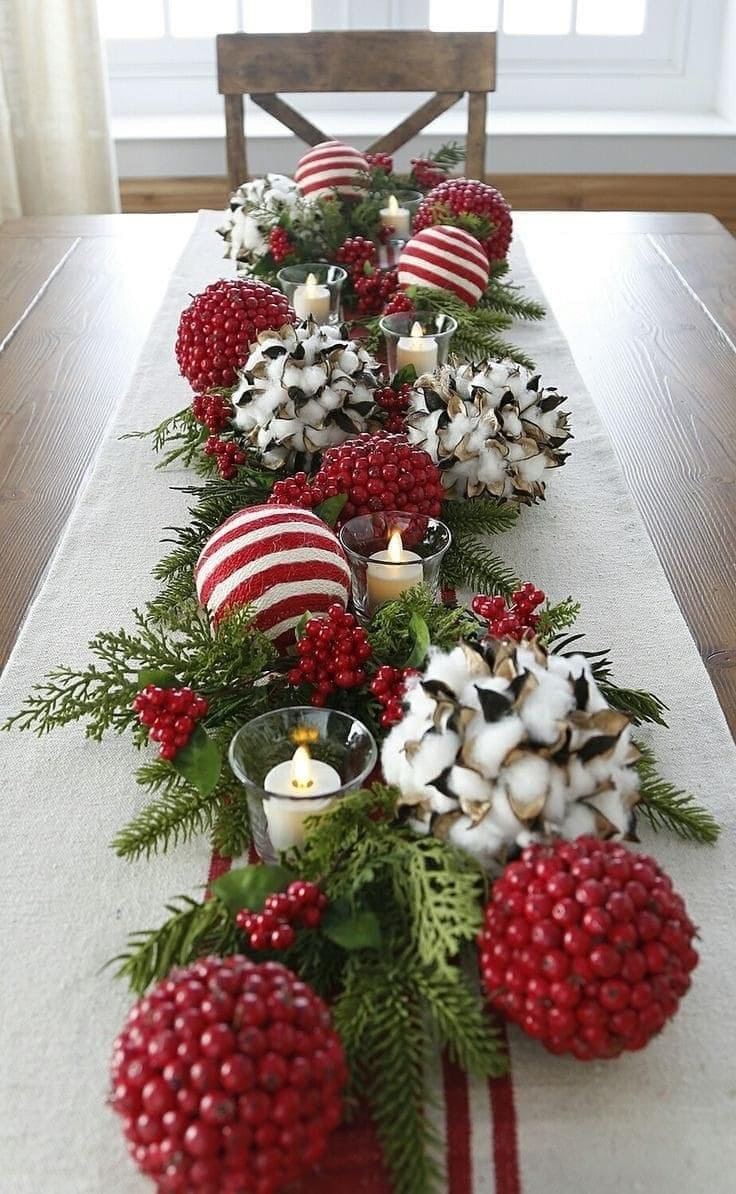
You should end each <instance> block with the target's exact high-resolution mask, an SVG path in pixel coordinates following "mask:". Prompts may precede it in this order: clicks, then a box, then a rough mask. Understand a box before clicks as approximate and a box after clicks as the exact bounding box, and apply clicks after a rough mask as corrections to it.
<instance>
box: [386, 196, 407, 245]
mask: <svg viewBox="0 0 736 1194" xmlns="http://www.w3.org/2000/svg"><path fill="white" fill-rule="evenodd" d="M379 214H380V217H381V223H382V225H383V227H384V228H393V232H394V236H395V237H396V238H397V239H398V240H408V239H409V235H410V233H411V212H410V211H409V208H408V207H400V206H399V201H398V199H397V198H396V196H395V195H391V196H390V198H389V201H388V207H382V208H381V211H380V213H379Z"/></svg>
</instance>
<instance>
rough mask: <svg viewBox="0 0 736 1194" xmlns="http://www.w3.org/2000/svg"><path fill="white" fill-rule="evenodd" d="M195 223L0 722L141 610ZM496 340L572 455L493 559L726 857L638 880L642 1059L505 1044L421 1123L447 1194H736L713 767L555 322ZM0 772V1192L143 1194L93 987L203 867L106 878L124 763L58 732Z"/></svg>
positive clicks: (615, 476) (120, 1001)
mask: <svg viewBox="0 0 736 1194" xmlns="http://www.w3.org/2000/svg"><path fill="white" fill-rule="evenodd" d="M216 222H217V216H216V215H215V214H214V213H211V212H210V213H202V215H201V216H200V219H199V222H198V225H197V228H196V231H195V233H194V235H193V237H192V239H191V241H190V243H189V245H188V246H187V248H186V250H185V252H184V254H183V256H182V258H181V260H180V262H179V264H178V267H177V269H176V271H175V273H174V275H173V277H172V280H171V285H170V287H169V290H168V292H167V295H166V298H165V300H164V303H163V305H162V308H161V310H160V312H159V314H158V317H157V319H156V321H155V324H154V327H153V329H152V331H151V335H150V337H149V340H148V343H147V344H146V346H145V348H144V351H143V354H142V357H141V361H140V364H139V367H138V371H137V373H136V375H135V378H134V380H133V384H132V386H131V388H130V391H129V392H128V394H127V395H126V396H125V397H124V398H123V399H122V401H121V404H120V408H119V410H118V413H117V417H116V419H115V421H114V424H113V426H112V427H111V429H110V432H109V435H108V436H107V438H106V440H105V442H104V443H103V445H102V447H101V450H100V452H99V454H98V456H97V459H96V461H95V465H94V468H93V470H92V473H91V476H90V478H89V481H88V483H87V485H86V487H85V488H84V490H83V492H82V494H81V496H80V499H79V502H78V505H77V509H76V511H75V513H74V516H73V517H72V519H71V521H70V524H69V527H68V529H67V532H66V534H65V536H64V539H63V541H62V543H61V545H60V547H59V550H58V552H57V554H56V556H55V559H54V561H53V563H52V566H51V568H50V570H49V574H48V578H47V580H46V583H45V585H44V587H43V590H42V592H41V593H40V595H39V597H38V598H37V600H36V602H35V603H34V606H33V609H32V610H31V613H30V615H29V617H28V619H27V621H26V624H25V626H24V628H23V631H22V633H21V635H20V637H19V641H18V644H17V647H16V649H15V652H14V654H13V656H12V659H11V661H10V663H9V664H8V667H7V670H6V673H5V676H4V680H3V684H2V689H1V690H0V706H1V708H0V716H3V717H4V716H5V715H7V713H9V712H12V711H14V710H15V709H16V708H17V707H18V705H19V703H20V701H21V699H22V697H23V696H24V694H25V693H26V691H27V690H28V688H29V686H30V685H31V684H32V682H33V681H34V680H36V679H38V678H40V677H41V676H42V675H43V674H44V673H45V672H46V671H47V670H48V669H49V668H50V667H52V666H53V665H55V664H56V663H59V662H67V663H70V664H72V665H75V664H81V663H83V662H84V661H85V659H86V658H87V652H86V643H87V641H88V639H89V638H90V637H91V636H92V635H93V634H94V633H95V632H96V631H97V630H98V629H101V628H113V627H117V626H118V625H125V624H128V625H129V624H130V610H131V608H132V607H133V606H136V605H137V606H140V605H142V604H143V602H144V601H145V600H146V599H147V598H148V597H150V596H152V595H153V593H154V584H153V582H152V580H151V578H150V572H151V568H152V566H153V565H154V563H155V562H156V560H157V559H158V558H159V556H160V555H161V553H162V549H161V547H160V543H159V539H160V536H161V528H162V527H164V526H165V525H167V524H172V523H173V524H176V523H181V522H182V521H183V520H184V516H185V499H184V497H183V496H182V495H181V494H180V493H176V492H174V491H173V490H172V489H171V488H170V486H171V485H172V484H177V483H185V478H184V476H183V475H182V474H176V473H171V472H168V473H163V472H156V471H155V470H154V459H153V457H152V455H151V452H150V448H149V446H148V444H146V443H139V442H136V441H130V440H128V441H124V442H121V441H120V439H119V436H120V435H121V434H123V433H124V432H127V431H131V430H137V429H140V428H143V427H149V426H152V425H153V424H154V423H156V422H158V421H159V420H160V419H161V418H162V417H163V416H164V415H166V414H167V413H169V412H171V411H173V410H175V409H178V408H179V407H181V406H183V405H184V404H185V403H186V402H187V401H188V399H189V397H190V394H189V391H188V387H187V385H186V383H185V382H184V381H183V380H182V379H181V378H180V377H179V376H178V375H177V369H176V364H175V361H174V354H173V342H174V336H175V329H176V324H177V320H178V316H179V313H180V311H181V309H182V308H183V307H184V306H185V305H186V303H187V301H188V299H187V296H188V294H189V293H190V292H191V293H194V292H196V291H198V290H200V289H201V288H202V287H203V286H205V285H206V284H207V283H208V282H210V281H212V280H213V279H214V278H215V277H217V276H218V275H225V274H227V273H228V270H229V265H227V264H226V263H225V262H223V261H220V260H219V252H220V249H219V242H218V240H217V238H216V237H215V236H214V234H213V228H214V227H215V224H216ZM513 264H514V275H515V279H516V280H517V281H520V282H522V283H523V284H524V285H525V287H526V289H527V291H528V292H530V293H534V292H535V291H536V292H538V291H539V287H538V286H537V284H536V282H535V280H534V278H533V276H532V274H531V271H530V269H529V267H528V264H527V262H526V260H525V258H524V254H523V252H522V250H521V248H520V247H519V246H518V245H517V246H515V251H514V263H513ZM514 336H515V339H516V341H517V342H519V343H521V342H523V343H524V344H525V345H526V346H528V348H529V351H530V352H532V354H533V356H534V357H535V359H536V360H537V362H538V363H539V366H540V368H541V369H542V372H543V376H544V378H545V380H546V381H547V382H548V383H550V384H555V385H557V386H558V387H559V388H560V389H561V390H562V391H563V392H566V393H568V394H569V395H570V404H569V405H570V407H571V410H572V414H573V426H574V432H575V440H574V442H573V444H572V457H571V459H570V460H569V462H568V464H567V466H566V467H565V468H564V469H561V470H559V471H557V472H556V473H554V474H553V475H551V476H550V483H549V491H548V492H549V497H548V500H547V502H546V503H545V504H544V505H542V506H541V507H539V508H537V509H534V510H530V511H524V512H523V513H522V517H521V518H520V520H519V525H518V527H517V529H515V530H514V531H512V532H510V533H509V534H507V535H505V536H504V537H503V538H501V539H499V540H497V546H498V547H499V550H500V551H501V553H502V554H503V555H504V557H505V559H506V560H507V562H508V563H509V564H510V565H512V566H513V567H514V568H515V569H516V571H517V572H518V574H519V575H520V576H523V577H524V578H530V579H533V580H534V581H535V582H536V583H537V584H538V585H540V586H541V587H542V588H543V589H544V590H545V592H547V593H548V594H549V595H550V597H551V598H552V599H554V600H558V599H560V598H562V597H565V596H567V595H568V594H573V595H575V596H576V597H578V598H580V599H582V601H583V612H582V617H581V627H582V628H583V629H585V630H586V631H587V632H588V633H589V642H590V644H591V645H592V646H595V647H610V648H611V650H612V653H613V658H614V660H615V663H616V674H617V678H618V679H619V680H620V681H621V682H626V683H629V684H634V685H642V686H646V687H648V688H651V689H653V690H654V691H655V692H657V693H659V694H660V695H661V696H662V697H663V698H664V700H665V701H666V702H667V704H668V705H669V706H670V708H671V715H670V723H671V726H672V729H671V730H670V731H669V732H658V733H657V734H656V741H657V745H658V748H659V754H660V758H661V761H662V766H663V770H664V772H665V773H666V775H667V776H668V777H669V778H671V779H673V780H676V781H677V782H678V784H681V785H683V786H687V787H689V788H691V789H693V790H694V791H695V792H696V793H697V795H698V797H699V798H700V799H701V800H702V801H703V802H704V803H706V804H708V805H709V806H710V807H711V808H712V810H713V812H714V813H715V815H716V816H717V817H718V819H719V820H720V821H721V823H722V824H723V826H724V833H723V836H722V838H721V841H720V843H719V845H718V846H717V847H715V848H708V847H698V846H690V845H686V844H684V843H681V842H679V841H677V840H674V839H672V838H671V837H669V836H667V835H666V834H664V835H660V836H659V837H658V839H657V842H656V853H657V855H658V857H659V859H660V860H661V862H662V864H663V865H664V866H665V868H667V869H668V870H669V871H670V873H671V875H672V876H673V879H674V880H675V883H676V885H677V887H678V889H679V890H680V891H681V892H682V893H683V895H685V897H686V899H687V901H688V906H689V909H690V912H691V915H692V917H693V919H694V920H695V921H696V922H697V923H698V924H699V925H700V926H701V932H702V945H701V952H702V961H701V964H700V967H699V968H698V970H697V971H696V974H695V981H694V986H693V990H692V991H691V993H690V994H689V995H688V996H687V998H686V999H685V1001H684V1003H683V1006H682V1009H681V1011H680V1013H679V1015H678V1016H677V1018H676V1019H675V1021H674V1022H673V1023H672V1024H671V1025H670V1026H669V1027H668V1028H667V1029H666V1030H665V1032H664V1033H663V1034H662V1035H661V1036H660V1037H659V1038H658V1039H657V1040H656V1041H654V1042H653V1043H652V1044H651V1045H650V1046H649V1048H647V1049H646V1050H645V1051H643V1052H642V1053H638V1054H632V1055H630V1056H627V1057H625V1058H623V1059H621V1060H619V1061H617V1062H609V1063H606V1064H600V1065H583V1064H580V1063H578V1062H574V1061H572V1060H570V1061H568V1060H565V1059H561V1058H553V1057H551V1056H548V1055H547V1054H546V1053H545V1052H544V1051H543V1050H542V1049H541V1047H540V1046H538V1045H537V1044H535V1043H534V1042H532V1041H530V1040H528V1039H524V1038H523V1037H522V1036H521V1035H519V1034H517V1033H513V1034H512V1037H511V1051H512V1074H511V1078H510V1079H509V1080H507V1081H505V1082H503V1083H499V1084H496V1085H495V1086H493V1087H492V1088H491V1089H490V1090H489V1089H487V1088H484V1087H481V1086H473V1087H471V1088H470V1089H469V1090H468V1089H467V1088H466V1086H465V1084H464V1082H459V1081H458V1080H457V1075H454V1074H453V1073H452V1072H451V1071H450V1070H449V1069H448V1068H447V1067H445V1068H444V1071H443V1069H442V1066H441V1063H440V1062H439V1060H437V1062H436V1065H435V1069H436V1077H437V1090H438V1096H439V1105H438V1107H437V1109H436V1110H434V1111H433V1112H432V1114H433V1115H436V1116H437V1118H438V1121H439V1122H443V1123H444V1122H445V1121H447V1124H448V1125H449V1128H448V1140H449V1145H450V1147H449V1148H448V1158H447V1174H448V1177H447V1184H448V1189H449V1190H451V1191H452V1194H465V1192H466V1191H467V1192H469V1194H470V1192H472V1194H480V1192H481V1191H482V1192H488V1194H494V1192H495V1194H516V1192H517V1191H520V1190H522V1191H523V1192H524V1194H570V1192H573V1194H577V1192H581V1194H582V1192H583V1191H586V1192H587V1191H598V1192H599V1194H614V1191H619V1190H627V1191H630V1192H632V1194H633V1192H641V1194H659V1192H660V1191H661V1192H662V1194H665V1192H666V1194H694V1192H695V1191H700V1190H703V1191H708V1192H709V1194H726V1192H727V1191H728V1192H730V1191H733V1190H734V1189H735V1188H736V1178H735V1177H734V1173H736V1133H734V1131H733V1113H734V1103H735V1102H736V1078H735V1076H734V1054H735V1053H736V1046H735V1045H734V1037H733V1019H732V1009H733V1007H734V1005H735V1004H736V989H735V988H736V980H735V977H734V976H735V975H736V943H735V935H734V931H733V923H732V909H733V888H734V874H735V873H736V870H735V868H734V863H733V860H734V857H735V856H736V855H735V854H734V844H733V825H734V815H733V811H732V804H733V800H732V794H731V790H732V783H733V775H734V772H735V768H734V762H735V761H736V760H735V758H734V746H733V742H732V740H731V737H730V734H729V732H728V729H727V727H726V724H725V722H724V719H723V716H722V714H721V711H720V709H719V706H718V704H717V701H716V698H715V695H714V692H713V690H712V688H711V685H710V682H709V680H708V677H707V675H706V672H705V669H704V668H703V665H702V663H701V661H700V659H699V657H698V653H697V651H696V648H695V646H694V644H693V642H692V640H691V638H690V635H689V633H688V631H687V628H686V626H685V624H684V622H683V620H682V617H681V615H680V613H679V611H678V609H677V606H676V604H675V600H674V598H673V596H672V593H671V591H670V589H669V586H668V584H667V581H666V579H665V577H664V575H663V572H662V569H661V567H660V565H659V562H658V560H657V558H656V555H655V553H654V550H653V548H652V546H651V544H650V542H649V539H648V537H647V535H646V532H645V531H644V529H643V527H642V524H641V522H640V520H639V517H638V514H637V513H636V512H635V510H634V508H633V506H632V502H631V498H630V496H629V493H628V491H627V488H626V485H625V482H624V480H623V478H622V476H621V473H620V471H619V468H618V465H617V462H616V458H615V455H614V452H613V450H612V447H611V444H610V442H609V441H608V439H607V437H606V435H605V433H604V431H603V430H602V427H601V424H600V420H599V418H598V415H597V413H596V410H595V407H594V405H593V403H592V401H591V400H590V398H589V396H588V395H587V394H586V393H585V390H584V388H583V385H582V383H581V380H580V377H579V376H578V373H577V371H576V369H575V366H574V364H573V361H572V359H571V356H570V353H569V350H568V348H567V345H566V343H565V341H564V339H563V337H562V336H561V333H560V331H559V329H558V327H557V326H556V324H555V321H554V318H553V315H552V314H550V316H549V317H548V318H547V319H546V320H545V322H544V323H543V324H541V325H539V326H530V327H527V328H519V329H515V332H514ZM9 351H12V346H11V348H10V349H9ZM653 450H656V444H655V445H653ZM693 583H697V578H696V577H694V578H693ZM0 751H2V777H3V789H4V791H3V802H2V808H3V819H2V826H1V832H0V838H1V841H2V850H3V856H4V857H3V865H2V874H1V876H0V883H1V884H2V909H3V922H4V933H3V939H4V951H3V962H2V988H3V993H2V1028H3V1040H2V1051H1V1053H0V1058H1V1060H0V1066H1V1067H2V1079H1V1086H2V1103H1V1104H0V1139H1V1140H2V1150H1V1155H0V1190H2V1191H7V1194H47V1192H48V1194H102V1192H104V1194H135V1192H143V1191H145V1190H147V1189H149V1188H150V1187H149V1186H148V1184H147V1183H146V1182H145V1181H144V1180H143V1179H142V1178H140V1177H139V1176H138V1175H137V1174H136V1172H135V1171H134V1169H133V1167H132V1165H131V1163H130V1162H129V1161H128V1159H127V1157H126V1154H125V1150H124V1146H123V1143H122V1139H121V1135H120V1131H119V1126H118V1124H117V1122H115V1119H114V1117H113V1115H112V1114H111V1112H110V1111H109V1110H108V1109H107V1108H106V1106H105V1093H106V1081H107V1075H106V1067H107V1061H108V1056H109V1051H110V1045H111V1041H112V1039H113V1037H114V1035H115V1033H116V1031H117V1030H118V1028H119V1026H120V1024H121V1022H122V1020H123V1017H124V1014H125V1011H126V1009H127V1007H128V1005H129V1003H130V997H129V995H128V993H127V991H126V990H125V988H124V987H123V986H122V984H119V983H115V982H114V981H113V980H112V977H111V975H110V973H109V972H107V973H104V974H101V973H100V968H101V966H102V965H103V964H104V963H105V961H106V960H107V959H108V958H109V957H110V956H111V955H113V954H114V953H116V952H117V951H118V949H119V948H120V947H121V945H122V944H123V942H124V938H125V935H126V933H127V931H128V930H131V929H135V928H143V927H146V926H150V925H152V924H156V923H158V922H159V921H160V920H161V919H162V917H163V905H164V902H165V900H166V899H167V898H168V897H170V896H172V895H174V894H177V893H180V892H193V891H195V890H196V889H197V887H198V886H199V885H201V884H202V883H203V882H204V880H205V879H206V876H207V873H208V866H209V861H210V860H209V854H208V850H207V846H206V843H205V842H200V843H198V844H195V845H190V846H185V847H180V848H177V849H174V850H172V851H171V853H170V854H169V855H168V856H163V857H160V858H157V859H155V860H154V861H152V862H149V863H146V862H144V861H141V862H139V863H135V864H130V863H127V862H123V861H121V860H119V859H117V858H116V857H115V855H114V854H113V853H112V851H111V850H110V849H109V848H108V843H109V841H110V839H111V838H112V836H113V834H114V832H115V830H116V829H117V828H119V826H120V825H121V824H122V823H124V822H125V821H127V820H128V819H129V818H130V817H131V816H132V815H133V814H134V813H135V812H136V810H137V809H138V808H139V807H140V805H141V802H142V795H141V794H140V792H139V790H138V789H137V788H136V785H135V783H134V782H133V779H132V767H133V765H134V763H135V762H136V758H137V756H136V753H135V752H134V751H133V750H132V748H131V747H130V746H129V745H128V744H127V743H126V742H120V741H117V740H115V739H111V740H109V741H106V742H105V743H104V744H103V745H102V746H99V745H96V744H94V743H92V742H88V741H86V740H85V739H84V738H83V736H82V734H81V733H80V729H79V727H78V726H71V727H68V728H67V729H66V730H65V731H59V732H55V733H54V734H53V735H51V736H49V737H48V738H45V739H43V740H41V741H38V740H36V739H33V738H31V737H29V736H28V735H22V734H18V733H15V734H12V735H4V736H2V738H0ZM645 839H646V841H647V842H649V835H648V834H646V833H645ZM338 1154H339V1155H338ZM333 1160H334V1162H335V1163H334V1164H333V1165H332V1169H333V1170H334V1171H335V1172H334V1173H333V1176H332V1178H331V1179H328V1178H327V1177H324V1176H323V1177H320V1176H318V1177H317V1178H316V1179H315V1181H314V1182H312V1183H311V1185H310V1184H309V1183H305V1185H304V1189H305V1190H306V1189H307V1188H310V1189H314V1190H316V1189H317V1188H319V1189H320V1190H321V1191H322V1194H326V1191H327V1189H328V1188H329V1189H332V1190H335V1191H337V1190H346V1189H348V1188H349V1187H352V1188H353V1189H355V1190H356V1191H357V1190H359V1189H365V1190H368V1189H378V1188H385V1186H383V1187H382V1183H381V1181H380V1178H379V1177H378V1175H377V1172H376V1169H375V1149H374V1147H373V1144H372V1141H371V1139H370V1134H369V1133H368V1132H367V1131H364V1130H356V1131H355V1132H353V1133H352V1134H347V1135H345V1136H343V1137H342V1138H341V1140H340V1143H339V1145H336V1148H335V1157H334V1158H333ZM328 1168H329V1166H328Z"/></svg>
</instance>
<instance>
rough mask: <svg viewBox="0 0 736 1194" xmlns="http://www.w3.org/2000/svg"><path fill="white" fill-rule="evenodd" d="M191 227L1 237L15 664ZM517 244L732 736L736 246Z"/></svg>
mask: <svg viewBox="0 0 736 1194" xmlns="http://www.w3.org/2000/svg"><path fill="white" fill-rule="evenodd" d="M194 221H195V216H194V215H193V214H172V215H150V216H149V215H122V216H80V217H53V218H43V219H42V218H27V219H21V220H15V221H8V222H6V223H4V224H2V225H0V543H2V583H1V585H0V594H1V600H0V664H2V663H4V662H5V661H6V659H7V657H8V655H9V653H10V651H11V649H12V646H13V643H14V640H15V638H16V635H17V632H18V628H19V626H20V624H21V623H22V620H23V618H24V615H25V612H26V611H27V609H28V608H29V605H30V604H31V602H32V600H33V597H34V593H35V592H36V591H37V589H38V587H39V584H40V582H41V581H42V579H43V576H44V572H45V570H46V568H47V565H48V562H49V559H50V558H51V555H52V553H53V551H54V548H55V546H56V544H57V542H58V541H59V538H60V536H61V535H62V534H63V531H64V526H65V524H66V522H67V520H68V518H69V514H70V512H71V510H72V508H73V505H74V502H75V499H76V497H77V495H78V493H79V491H80V487H81V486H82V484H83V481H84V478H85V474H86V472H87V470H88V469H89V467H90V463H91V461H92V460H93V458H94V455H95V451H96V448H97V446H98V444H99V443H100V441H101V439H102V437H103V433H104V431H105V428H106V426H107V424H108V422H109V420H110V417H111V414H112V412H113V410H114V409H115V407H116V405H117V403H118V402H119V401H120V399H121V398H122V396H123V395H124V394H125V392H126V389H127V388H128V385H129V383H130V380H131V378H132V376H133V372H134V368H135V364H136V360H137V357H138V354H139V351H140V349H141V347H142V345H143V343H144V341H145V339H146V336H147V333H148V330H149V328H150V325H151V322H152V319H153V316H154V314H155V312H156V309H157V307H158V304H159V302H160V300H161V298H162V296H163V294H164V291H165V288H166V283H167V281H168V278H169V276H170V274H171V271H172V269H173V266H174V264H175V262H176V260H177V257H178V255H179V253H180V252H181V250H182V249H183V247H184V245H185V243H186V241H187V239H188V237H189V234H190V233H191V231H192V229H193V227H194ZM514 229H515V235H516V236H517V237H518V238H520V239H521V241H522V242H523V245H524V247H525V249H526V252H527V254H528V256H529V258H530V261H531V264H532V266H533V268H534V270H535V273H536V275H537V277H538V279H539V281H540V283H541V284H542V286H543V287H544V290H545V292H546V296H547V300H548V302H549V305H550V306H551V308H552V309H553V310H554V313H555V315H556V317H557V320H558V322H559V323H560V325H561V327H562V330H563V332H564V333H565V336H566V337H567V340H568V342H569V345H570V348H571V350H572V353H573V356H574V357H575V361H576V364H577V366H578V368H579V370H580V373H581V374H582V377H583V380H584V382H585V383H586V385H587V388H588V390H589V392H590V394H591V396H592V398H593V399H594V401H595V403H596V405H597V407H598V409H599V412H600V414H601V417H602V419H603V422H604V424H605V426H606V428H607V430H608V433H609V435H610V437H611V440H612V441H613V445H614V448H615V450H616V453H617V455H618V459H619V461H620V464H621V467H622V469H623V472H624V474H625V476H626V479H627V481H628V484H629V487H630V489H631V491H632V493H633V496H634V499H635V501H636V504H637V506H638V508H639V511H640V513H641V516H642V518H643V520H644V523H645V526H646V528H647V531H648V533H649V535H650V537H651V539H652V542H653V543H654V546H655V548H656V550H657V552H658V554H659V557H660V559H661V561H662V564H663V566H664V569H665V572H666V574H667V577H668V579H669V582H670V585H671V587H672V589H673V591H674V594H675V597H676V598H677V601H678V603H679V605H680V608H681V610H682V612H683V614H684V617H685V619H686V621H687V623H688V625H689V628H690V631H691V633H692V635H693V637H694V639H695V641H696V643H697V646H698V648H699V651H700V653H701V656H702V658H703V660H704V661H705V664H706V666H707V668H708V671H709V673H710V676H711V679H712V682H713V685H714V687H715V690H716V692H717V694H718V697H719V700H720V702H721V705H722V707H723V709H724V712H725V715H726V718H727V720H728V722H729V725H730V727H731V730H732V732H734V731H736V602H735V601H734V594H735V592H736V239H734V238H733V237H732V236H731V235H730V234H729V233H728V232H727V231H726V229H725V228H724V227H723V226H722V225H721V224H720V223H719V222H718V221H717V220H716V219H715V218H714V217H712V216H709V215H704V214H658V213H604V212H521V213H516V215H515V217H514ZM215 272H216V259H215V262H214V263H213V276H214V275H215ZM608 546H609V549H610V550H611V551H612V552H615V551H617V550H620V552H621V553H622V557H623V553H625V545H624V544H620V545H616V544H611V545H608ZM623 562H624V561H623V558H622V565H623ZM622 571H623V568H622ZM611 597H612V602H613V603H614V611H613V612H614V616H615V615H618V616H619V617H621V618H622V619H625V618H626V616H627V612H626V610H627V605H626V592H625V589H623V588H622V590H621V591H620V592H617V593H615V594H612V595H611ZM656 621H657V611H656V609H653V610H652V631H653V633H656Z"/></svg>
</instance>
